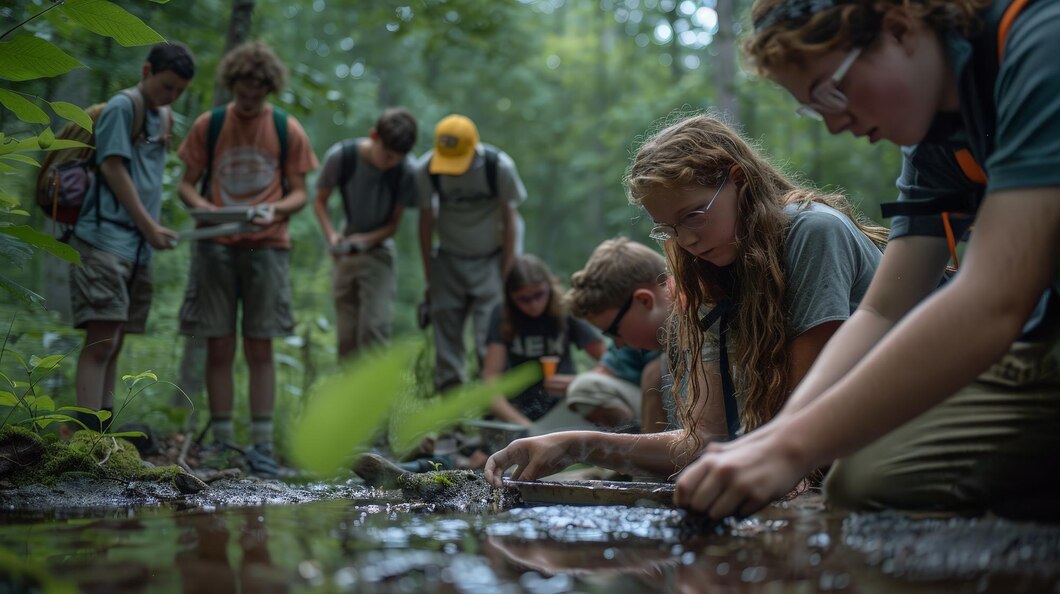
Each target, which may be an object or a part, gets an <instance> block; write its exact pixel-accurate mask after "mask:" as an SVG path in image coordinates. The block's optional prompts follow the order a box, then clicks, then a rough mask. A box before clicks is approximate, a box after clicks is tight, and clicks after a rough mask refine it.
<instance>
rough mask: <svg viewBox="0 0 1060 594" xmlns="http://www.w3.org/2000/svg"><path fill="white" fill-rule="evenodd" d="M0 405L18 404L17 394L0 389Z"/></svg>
mask: <svg viewBox="0 0 1060 594" xmlns="http://www.w3.org/2000/svg"><path fill="white" fill-rule="evenodd" d="M0 406H18V396H15V395H14V394H13V393H11V392H8V391H7V390H0Z"/></svg>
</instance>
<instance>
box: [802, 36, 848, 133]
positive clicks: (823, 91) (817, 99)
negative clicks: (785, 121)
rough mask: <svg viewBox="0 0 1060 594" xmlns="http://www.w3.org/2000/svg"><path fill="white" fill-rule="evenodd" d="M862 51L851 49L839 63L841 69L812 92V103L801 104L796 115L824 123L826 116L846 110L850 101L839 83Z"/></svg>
mask: <svg viewBox="0 0 1060 594" xmlns="http://www.w3.org/2000/svg"><path fill="white" fill-rule="evenodd" d="M861 50H862V48H860V47H855V48H853V49H851V50H850V51H849V52H848V53H847V55H846V57H845V58H843V61H842V62H840V63H839V67H838V68H836V69H835V72H833V73H832V76H830V77H828V78H827V79H825V80H823V81H821V82H820V83H819V84H817V85H816V86H814V87H813V89H811V90H810V102H809V103H800V104H799V107H798V108H797V109H796V110H795V113H796V114H797V115H799V116H801V117H807V118H812V119H815V120H817V121H824V114H828V115H833V114H837V113H840V112H842V111H843V110H845V109H846V108H847V105H848V102H849V99H848V98H847V96H846V93H844V92H843V91H840V90H839V83H841V82H843V78H845V77H846V75H847V72H848V71H849V70H850V67H851V66H853V65H854V62H855V61H857V59H858V57H860V56H861ZM830 102H831V103H832V104H831V105H829V103H830Z"/></svg>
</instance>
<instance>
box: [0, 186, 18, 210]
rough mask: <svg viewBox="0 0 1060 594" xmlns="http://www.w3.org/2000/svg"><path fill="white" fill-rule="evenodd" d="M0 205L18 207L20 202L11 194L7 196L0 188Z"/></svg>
mask: <svg viewBox="0 0 1060 594" xmlns="http://www.w3.org/2000/svg"><path fill="white" fill-rule="evenodd" d="M0 204H5V205H7V206H18V205H19V204H20V202H19V199H18V198H15V197H14V196H12V195H11V194H8V193H7V191H6V190H4V189H3V188H0Z"/></svg>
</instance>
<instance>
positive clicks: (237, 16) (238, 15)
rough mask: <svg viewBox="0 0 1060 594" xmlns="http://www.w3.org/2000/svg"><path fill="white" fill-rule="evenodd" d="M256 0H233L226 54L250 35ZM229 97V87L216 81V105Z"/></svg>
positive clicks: (214, 99) (214, 96) (214, 89)
mask: <svg viewBox="0 0 1060 594" xmlns="http://www.w3.org/2000/svg"><path fill="white" fill-rule="evenodd" d="M254 2H255V0H232V15H231V16H230V17H229V19H228V35H227V37H225V51H224V53H225V54H227V53H228V52H229V51H231V50H232V48H234V47H236V46H237V45H239V44H241V43H243V42H244V41H246V40H247V37H248V36H249V35H250V25H251V22H252V17H253V16H254ZM222 55H224V54H222ZM229 97H230V95H229V92H228V89H226V88H224V85H223V84H221V81H217V82H216V83H214V88H213V104H214V106H217V105H224V104H225V103H228V99H229Z"/></svg>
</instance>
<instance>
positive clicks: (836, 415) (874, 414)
mask: <svg viewBox="0 0 1060 594" xmlns="http://www.w3.org/2000/svg"><path fill="white" fill-rule="evenodd" d="M1058 254H1060V190H1058V189H1055V188H1041V189H1034V190H1010V191H1004V192H997V193H993V194H990V195H989V196H987V198H986V200H985V202H984V204H983V205H982V207H981V208H980V211H979V214H978V216H977V217H976V229H975V233H973V234H972V240H971V242H970V244H969V246H968V250H967V252H966V254H965V258H964V266H963V268H962V270H961V272H960V274H958V275H957V276H956V277H954V281H953V282H951V283H949V284H948V285H947V286H945V287H944V288H942V289H941V290H939V291H938V292H936V293H935V294H933V295H931V296H930V297H929V298H928V299H927V300H926V301H925V302H924V303H923V304H922V305H920V306H919V307H916V308H915V309H913V310H912V311H911V312H910V313H909V314H908V315H907V316H906V317H905V318H903V319H902V320H901V321H900V322H899V323H898V324H897V325H896V326H895V328H894V330H893V331H892V332H891V333H890V334H888V336H887V337H886V338H885V339H884V340H883V341H881V342H880V343H879V345H878V346H877V347H876V348H875V349H874V350H873V352H872V353H871V354H870V355H869V357H868V358H867V359H865V360H864V361H862V362H861V363H860V364H858V365H857V366H856V367H855V368H854V369H853V370H851V372H850V373H849V374H847V375H846V376H845V377H843V379H841V380H840V381H839V382H837V383H836V384H835V385H834V386H833V387H832V388H831V389H829V390H828V391H827V392H826V393H824V394H823V395H821V396H820V397H819V398H818V400H817V401H816V402H815V403H814V404H813V405H812V406H807V407H806V408H805V409H804V410H802V411H800V412H799V413H798V415H797V417H796V418H795V419H793V423H794V424H795V426H797V427H805V428H806V429H807V430H808V431H811V432H812V431H814V430H817V429H819V428H821V426H822V424H823V423H824V422H826V419H844V420H845V422H844V423H842V424H839V425H836V426H833V427H831V428H830V429H829V430H827V431H823V432H822V434H817V435H814V434H813V433H808V435H812V436H813V438H814V439H812V441H810V443H808V444H807V446H808V447H807V452H806V453H807V460H808V461H809V462H810V463H821V462H820V461H821V460H823V461H824V462H823V463H828V462H829V461H831V459H833V458H836V457H840V456H843V455H846V454H848V453H850V452H852V451H854V450H856V449H858V448H860V447H862V446H864V445H865V444H867V443H870V442H871V441H873V440H875V439H876V438H878V437H880V436H881V435H883V434H884V433H887V432H888V431H890V430H892V429H893V428H895V427H897V426H899V425H901V424H902V423H904V422H906V421H908V420H909V419H912V418H913V417H915V416H917V415H919V414H920V413H922V412H924V411H926V410H927V409H928V408H930V407H932V406H934V405H936V404H938V403H939V402H942V401H943V400H944V399H945V398H946V397H948V396H949V395H951V394H953V393H954V392H956V391H957V390H959V389H960V388H961V387H962V386H964V385H966V384H968V383H970V382H971V381H972V380H974V379H975V377H976V376H977V375H978V374H979V373H981V372H982V371H983V370H984V369H986V368H987V367H989V366H990V364H991V363H993V362H994V361H996V360H997V359H998V358H999V357H1000V356H1001V355H1003V354H1004V353H1005V351H1006V350H1007V349H1008V348H1009V346H1010V345H1011V343H1012V342H1013V341H1014V340H1015V339H1016V338H1017V337H1018V336H1019V334H1020V331H1021V330H1022V327H1023V324H1024V323H1025V322H1026V320H1027V318H1028V317H1029V316H1030V314H1031V312H1032V311H1033V310H1034V307H1035V306H1036V305H1037V303H1038V301H1039V299H1040V297H1041V295H1042V292H1043V291H1044V290H1045V288H1046V287H1048V286H1049V283H1050V282H1052V280H1053V276H1054V275H1055V274H1056V271H1057V259H1058ZM972 329H974V331H972ZM925 361H931V365H923V364H919V363H922V362H925ZM826 434H827V435H826Z"/></svg>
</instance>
